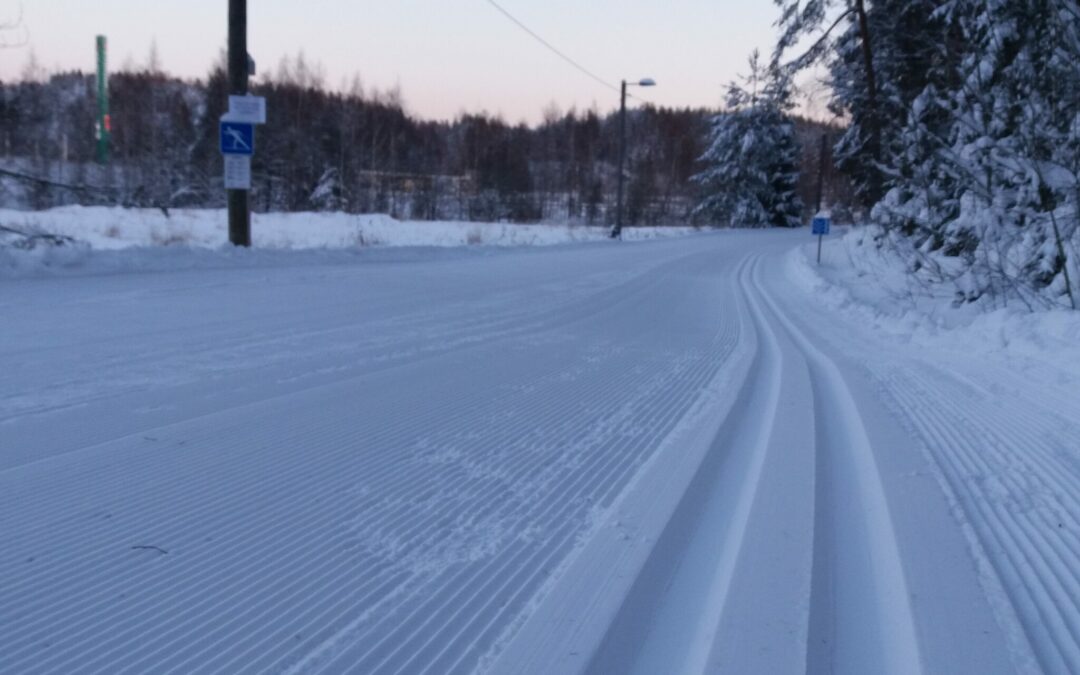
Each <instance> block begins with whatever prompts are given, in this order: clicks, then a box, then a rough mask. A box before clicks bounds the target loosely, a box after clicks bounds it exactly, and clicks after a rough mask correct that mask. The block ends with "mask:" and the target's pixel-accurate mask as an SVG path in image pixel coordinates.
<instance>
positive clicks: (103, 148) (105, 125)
mask: <svg viewBox="0 0 1080 675" xmlns="http://www.w3.org/2000/svg"><path fill="white" fill-rule="evenodd" d="M97 100H98V120H97V160H98V162H100V163H102V164H108V163H109V135H110V134H111V133H112V121H111V120H110V119H109V75H108V73H107V72H106V71H105V36H104V35H99V36H97Z"/></svg>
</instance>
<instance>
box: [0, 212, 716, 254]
mask: <svg viewBox="0 0 1080 675" xmlns="http://www.w3.org/2000/svg"><path fill="white" fill-rule="evenodd" d="M227 222H228V218H227V215H226V213H225V211H224V210H212V209H172V210H171V211H169V214H168V215H166V214H165V213H164V212H162V211H160V210H157V209H135V208H132V209H125V208H120V207H102V206H93V207H86V206H65V207H58V208H55V209H50V210H46V211H13V210H8V209H0V224H5V225H8V226H9V227H16V228H19V229H22V230H28V231H44V232H50V233H53V234H59V235H64V236H68V237H72V238H74V239H76V240H78V241H80V242H83V243H85V244H86V245H88V246H89V247H90V248H92V249H94V250H102V251H107V250H118V249H127V248H132V247H156V246H181V247H182V246H188V247H196V248H211V249H214V248H219V247H221V246H222V245H224V244H226V243H227V242H228V225H227ZM251 230H252V239H253V241H252V243H253V245H254V246H255V247H257V248H261V249H290V250H295V249H312V248H325V249H355V248H365V247H383V246H440V247H446V246H465V245H489V246H550V245H553V244H565V243H568V242H577V241H598V240H602V239H605V238H606V237H607V236H608V234H609V232H610V228H608V227H603V226H570V225H554V224H538V225H521V224H510V223H471V222H459V221H454V222H443V221H398V220H395V219H393V218H391V217H390V216H387V215H381V214H361V215H355V214H347V213H340V212H334V213H324V212H319V213H255V214H253V215H252V228H251ZM694 231H695V230H694V229H693V228H689V227H633V228H627V229H626V235H625V236H626V238H629V239H635V240H638V239H652V238H656V237H665V236H680V235H685V234H688V233H691V232H694Z"/></svg>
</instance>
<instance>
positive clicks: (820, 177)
mask: <svg viewBox="0 0 1080 675" xmlns="http://www.w3.org/2000/svg"><path fill="white" fill-rule="evenodd" d="M828 152H829V135H828V134H821V153H820V154H819V155H818V174H817V197H816V198H815V200H814V215H817V214H818V213H820V212H821V199H822V197H823V195H824V192H825V166H826V165H825V157H826V156H827V155H828Z"/></svg>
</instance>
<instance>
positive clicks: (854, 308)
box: [786, 227, 1080, 377]
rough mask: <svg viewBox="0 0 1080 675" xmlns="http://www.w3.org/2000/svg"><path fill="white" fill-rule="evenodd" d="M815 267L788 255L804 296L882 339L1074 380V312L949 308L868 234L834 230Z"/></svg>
mask: <svg viewBox="0 0 1080 675" xmlns="http://www.w3.org/2000/svg"><path fill="white" fill-rule="evenodd" d="M837 232H838V233H839V235H840V236H839V237H835V238H834V239H833V240H832V241H830V242H829V243H827V244H826V245H825V247H824V252H823V254H822V264H821V265H820V266H818V265H816V264H815V263H814V258H813V255H812V254H811V252H810V251H809V249H808V248H804V249H802V250H799V251H792V252H791V253H790V254H789V256H788V258H787V260H786V266H787V270H786V271H787V273H788V275H789V276H790V278H792V279H794V280H796V281H797V283H798V284H799V285H800V286H801V287H802V288H803V289H804V291H806V292H807V293H808V294H810V295H812V296H813V297H815V298H816V299H817V300H819V301H820V302H821V303H823V304H824V305H826V306H828V307H829V308H831V309H836V310H839V311H841V312H842V313H843V314H845V315H846V317H847V318H848V319H849V320H851V321H853V322H856V323H860V324H865V325H870V326H873V327H874V328H875V329H876V330H877V331H879V332H880V333H881V334H883V335H884V336H887V338H888V339H891V340H892V341H894V342H897V343H902V344H912V345H916V346H918V347H921V348H923V349H926V350H929V351H935V352H942V351H944V352H956V353H965V354H972V353H974V354H979V355H982V356H985V357H992V358H1001V359H1008V360H1011V361H1015V362H1018V365H1019V367H1022V365H1023V362H1039V363H1041V364H1042V365H1043V366H1045V367H1052V368H1055V369H1058V368H1060V369H1063V370H1065V371H1068V372H1069V373H1070V375H1071V376H1073V377H1080V313H1077V312H1073V311H1068V310H1059V309H1049V310H1041V311H1031V310H1030V308H1028V307H1026V306H1025V305H1023V304H1021V303H1019V302H1016V303H1014V304H1012V305H1011V306H1006V307H1002V308H1000V309H993V310H990V311H987V310H986V309H984V308H982V307H979V306H975V305H969V304H960V305H957V304H956V303H955V297H954V296H953V295H952V294H951V292H950V289H949V288H947V287H943V285H940V284H938V285H935V284H921V283H919V282H918V281H917V280H915V279H914V278H913V276H912V275H911V274H909V273H908V271H907V264H906V262H905V261H904V260H903V259H902V258H901V257H900V256H898V255H895V254H892V253H891V252H890V251H888V250H882V249H878V248H877V247H876V246H875V244H874V241H873V237H874V234H875V233H876V230H875V228H872V227H854V228H837Z"/></svg>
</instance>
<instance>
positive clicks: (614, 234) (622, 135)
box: [611, 77, 656, 239]
mask: <svg viewBox="0 0 1080 675" xmlns="http://www.w3.org/2000/svg"><path fill="white" fill-rule="evenodd" d="M655 86H656V81H655V80H653V79H652V78H651V77H646V78H643V79H641V80H638V81H637V82H627V81H626V80H623V81H622V95H621V97H620V98H619V176H618V186H619V188H618V197H617V200H616V202H615V228H614V229H613V230H611V238H612V239H619V238H621V237H622V203H623V172H624V168H623V167H624V166H625V164H626V88H627V87H655Z"/></svg>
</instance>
